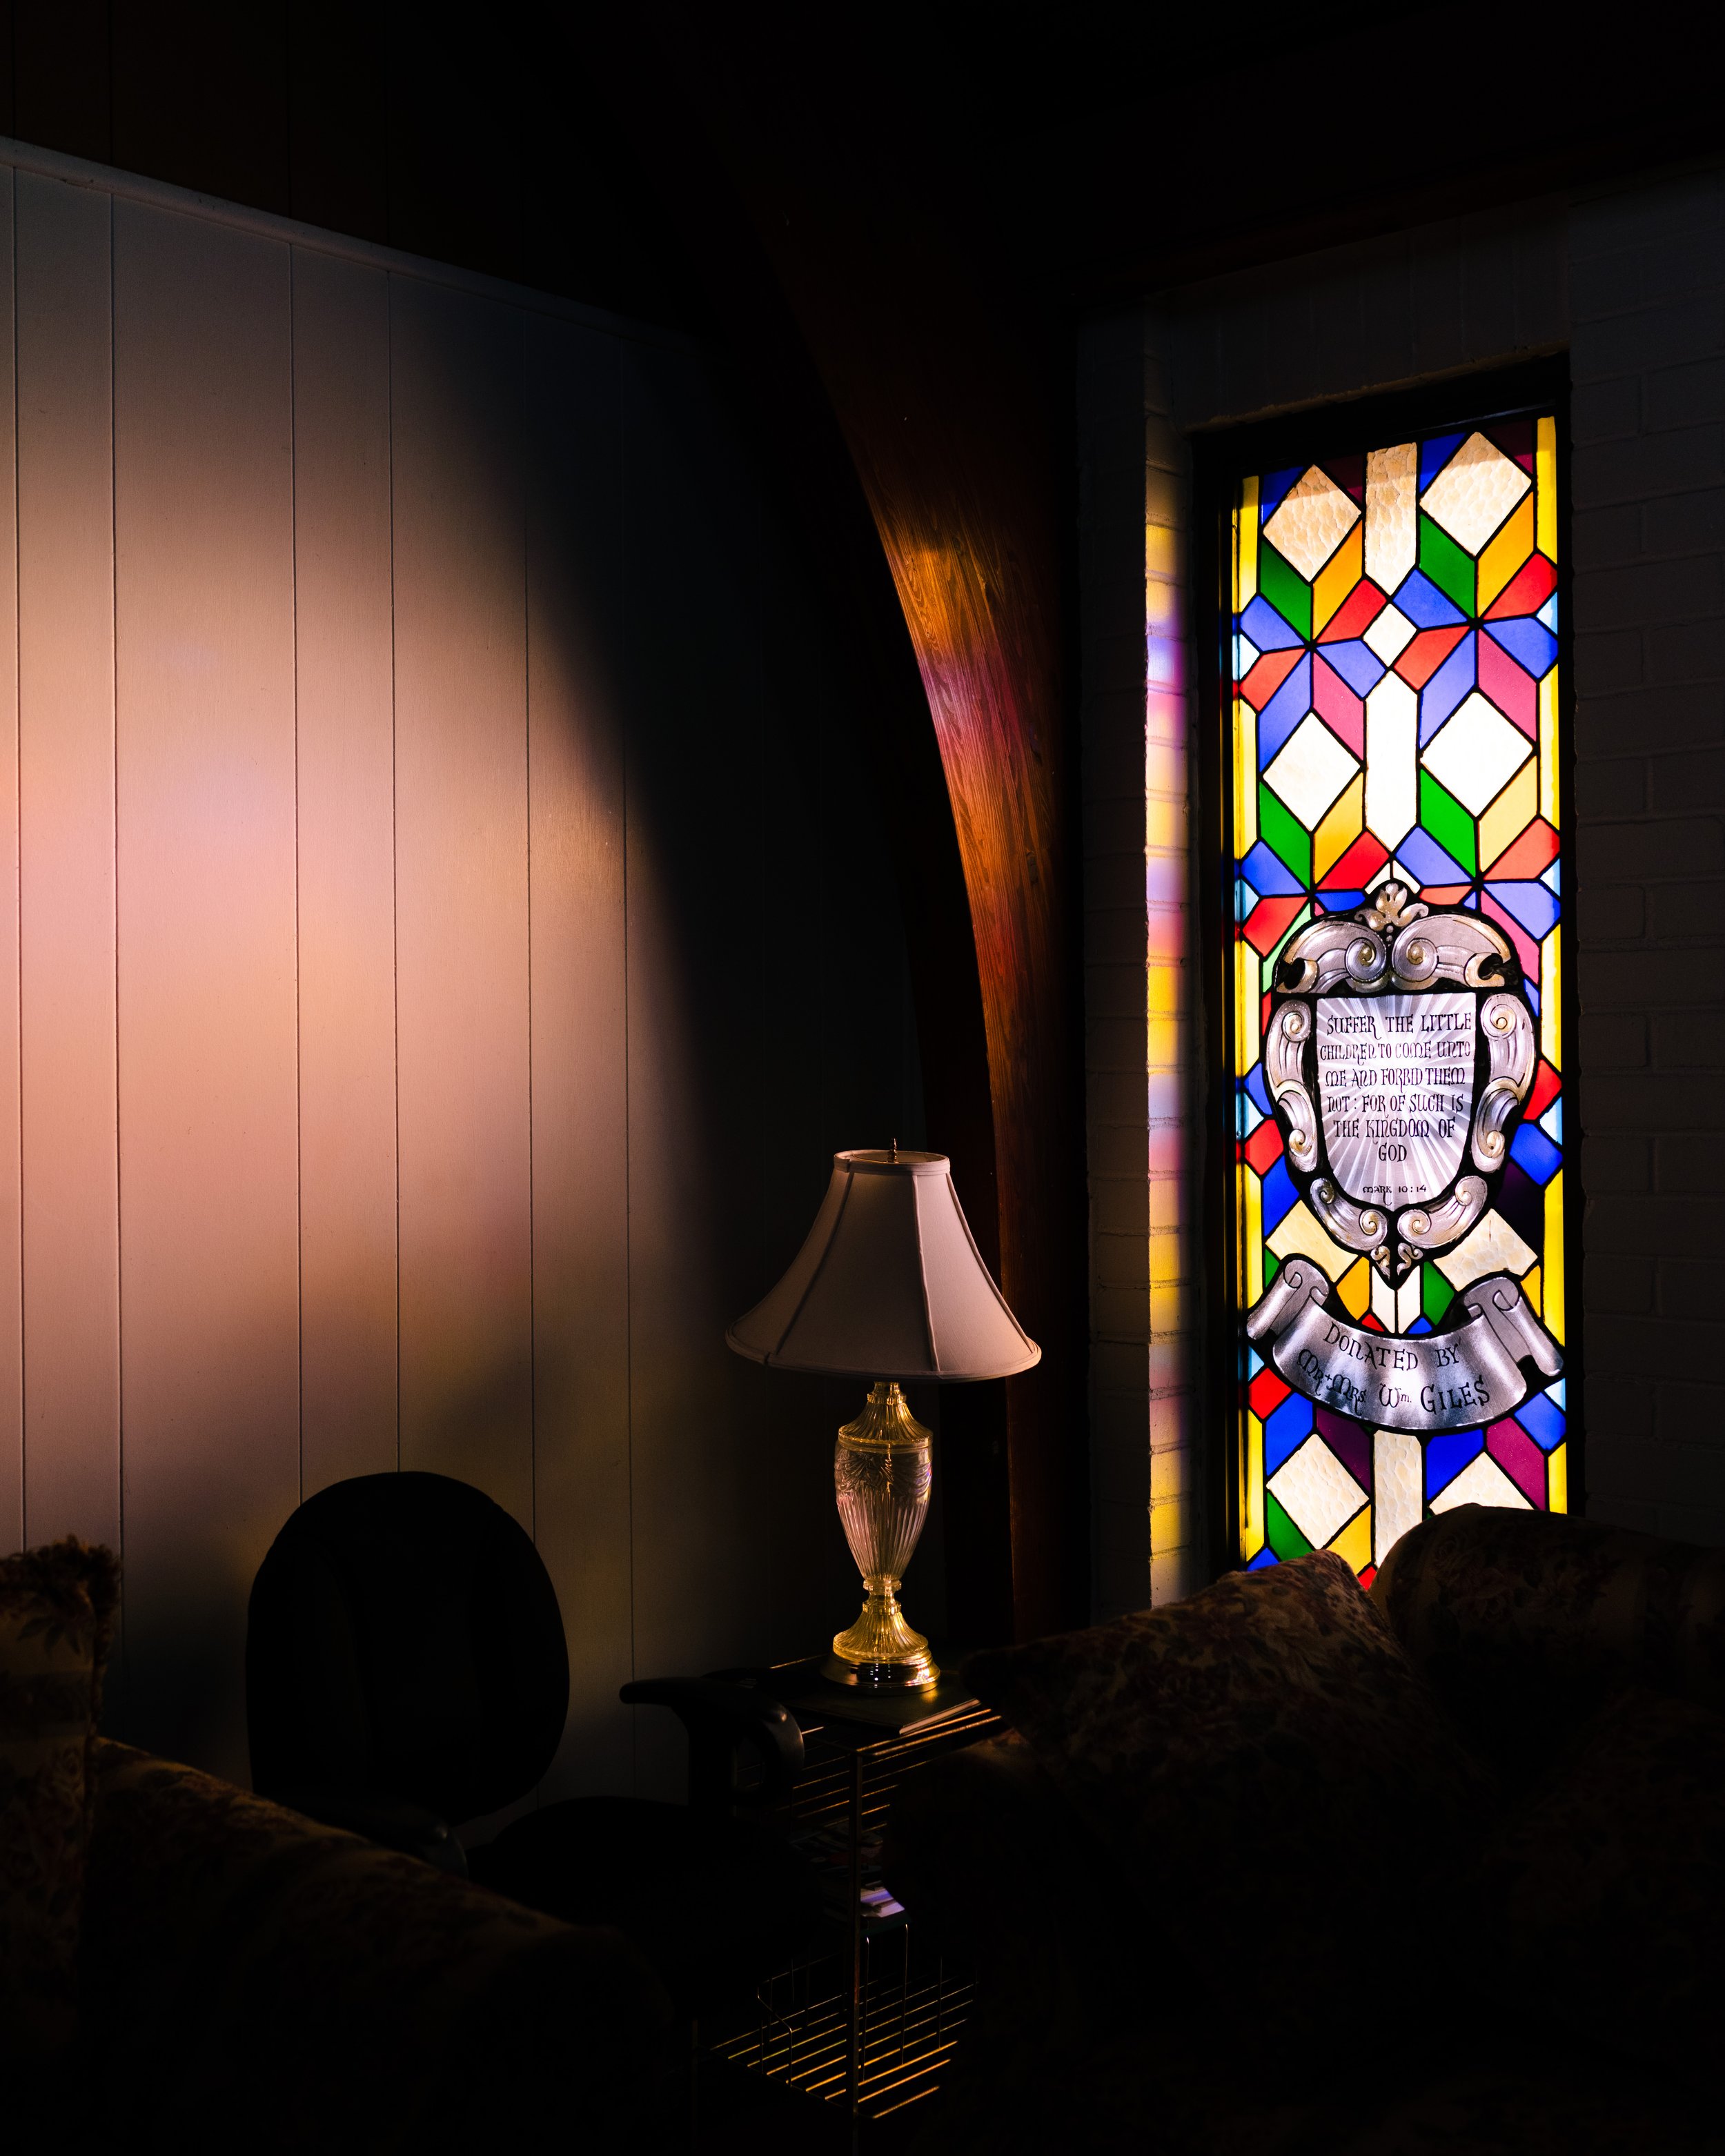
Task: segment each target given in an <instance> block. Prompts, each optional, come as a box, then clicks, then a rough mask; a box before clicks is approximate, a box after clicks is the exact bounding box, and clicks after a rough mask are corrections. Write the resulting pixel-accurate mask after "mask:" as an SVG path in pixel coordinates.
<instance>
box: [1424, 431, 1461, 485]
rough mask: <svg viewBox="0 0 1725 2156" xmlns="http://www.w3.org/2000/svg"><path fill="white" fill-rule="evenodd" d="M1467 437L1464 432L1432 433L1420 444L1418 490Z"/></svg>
mask: <svg viewBox="0 0 1725 2156" xmlns="http://www.w3.org/2000/svg"><path fill="white" fill-rule="evenodd" d="M1466 439H1467V437H1466V434H1434V435H1433V436H1432V437H1431V439H1430V441H1428V442H1422V443H1421V444H1420V492H1421V494H1424V493H1425V490H1426V488H1427V487H1429V486H1430V485H1431V483H1432V481H1433V480H1435V478H1436V477H1437V475H1438V474H1439V473H1440V471H1441V470H1443V468H1444V466H1445V465H1446V464H1448V462H1449V461H1450V458H1451V457H1453V456H1454V455H1455V452H1456V450H1457V449H1460V448H1461V444H1463V443H1464V442H1465V441H1466Z"/></svg>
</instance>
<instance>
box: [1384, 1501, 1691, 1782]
mask: <svg viewBox="0 0 1725 2156" xmlns="http://www.w3.org/2000/svg"><path fill="white" fill-rule="evenodd" d="M1372 1599H1373V1602H1374V1603H1375V1604H1377V1606H1378V1608H1379V1609H1382V1610H1383V1612H1384V1615H1385V1616H1386V1617H1387V1618H1388V1619H1389V1624H1390V1628H1391V1630H1393V1631H1394V1634H1395V1635H1396V1637H1397V1638H1398V1639H1399V1640H1400V1641H1401V1643H1402V1645H1404V1647H1405V1648H1406V1649H1407V1650H1408V1652H1409V1655H1411V1656H1412V1658H1413V1660H1414V1662H1415V1663H1416V1664H1417V1665H1418V1666H1419V1667H1420V1669H1421V1670H1422V1671H1424V1672H1425V1675H1426V1676H1428V1677H1429V1678H1430V1681H1431V1684H1432V1686H1433V1689H1434V1690H1435V1691H1436V1693H1437V1695H1438V1697H1439V1698H1440V1700H1441V1701H1442V1702H1443V1703H1444V1706H1445V1709H1446V1710H1447V1711H1448V1712H1450V1715H1451V1716H1452V1717H1453V1718H1454V1719H1455V1720H1456V1721H1457V1722H1459V1723H1460V1724H1461V1727H1462V1729H1463V1732H1464V1734H1465V1735H1466V1738H1468V1741H1469V1742H1470V1743H1471V1744H1472V1745H1473V1746H1474V1747H1475V1748H1476V1749H1477V1750H1480V1751H1482V1752H1484V1753H1486V1755H1487V1756H1488V1757H1489V1758H1491V1761H1492V1763H1493V1764H1494V1765H1495V1766H1496V1767H1497V1768H1498V1770H1499V1772H1500V1773H1502V1774H1504V1775H1505V1776H1507V1778H1508V1779H1510V1780H1511V1781H1512V1783H1515V1784H1518V1785H1520V1786H1522V1787H1531V1786H1532V1784H1535V1783H1537V1782H1538V1779H1539V1778H1540V1777H1541V1776H1542V1775H1543V1774H1545V1773H1546V1772H1547V1771H1548V1769H1549V1768H1551V1767H1552V1766H1553V1763H1555V1762H1556V1761H1557V1759H1558V1758H1559V1757H1561V1755H1562V1754H1563V1752H1564V1750H1565V1748H1567V1746H1568V1743H1569V1741H1570V1739H1571V1738H1572V1737H1573V1736H1574V1732H1575V1730H1576V1728H1577V1727H1578V1726H1579V1724H1580V1723H1581V1722H1584V1721H1585V1720H1586V1719H1587V1717H1589V1716H1590V1715H1592V1714H1594V1713H1596V1712H1598V1711H1599V1708H1600V1707H1602V1706H1603V1705H1604V1702H1606V1701H1607V1700H1608V1699H1609V1698H1611V1697H1613V1695H1614V1694H1615V1693H1617V1692H1619V1691H1623V1690H1624V1689H1625V1687H1628V1686H1643V1687H1645V1688H1646V1689H1647V1690H1649V1691H1659V1692H1666V1693H1668V1694H1670V1695H1671V1697H1674V1698H1687V1699H1692V1700H1696V1701H1697V1702H1700V1704H1701V1705H1702V1706H1704V1707H1714V1708H1717V1709H1721V1710H1725V1550H1717V1549H1703V1548H1699V1547H1697V1545H1695V1544H1692V1543H1676V1542H1666V1541H1664V1540H1662V1539H1661V1538H1660V1537H1656V1536H1653V1535H1643V1534H1637V1533H1635V1532H1634V1531H1632V1530H1631V1529H1630V1528H1626V1527H1604V1526H1602V1525H1601V1524H1600V1523H1599V1522H1597V1521H1594V1520H1582V1519H1574V1518H1570V1517H1566V1516H1565V1515H1563V1514H1562V1513H1552V1512H1517V1511H1516V1510H1514V1509H1513V1508H1512V1507H1507V1506H1497V1505H1491V1506H1486V1505H1460V1506H1457V1507H1455V1510H1454V1511H1452V1512H1445V1513H1444V1514H1442V1515H1441V1516H1440V1517H1438V1518H1435V1519H1431V1520H1427V1521H1425V1522H1424V1523H1423V1524H1422V1525H1420V1526H1419V1527H1414V1528H1413V1529H1412V1530H1410V1532H1409V1533H1407V1534H1405V1535H1404V1536H1403V1537H1402V1538H1401V1540H1400V1541H1399V1543H1397V1544H1396V1546H1395V1548H1394V1549H1393V1550H1391V1551H1390V1553H1389V1556H1388V1557H1387V1558H1385V1559H1384V1563H1383V1565H1382V1566H1381V1567H1380V1568H1379V1570H1378V1576H1377V1578H1375V1579H1374V1580H1373V1583H1372Z"/></svg>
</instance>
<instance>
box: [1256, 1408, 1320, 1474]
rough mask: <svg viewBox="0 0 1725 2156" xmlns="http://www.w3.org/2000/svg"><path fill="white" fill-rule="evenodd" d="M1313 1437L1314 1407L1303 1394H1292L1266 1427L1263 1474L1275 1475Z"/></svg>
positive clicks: (1268, 1421) (1268, 1420) (1271, 1417)
mask: <svg viewBox="0 0 1725 2156" xmlns="http://www.w3.org/2000/svg"><path fill="white" fill-rule="evenodd" d="M1311 1435H1312V1403H1311V1401H1310V1400H1308V1399H1307V1398H1306V1396H1305V1394H1303V1393H1290V1394H1288V1396H1287V1398H1286V1399H1285V1400H1284V1401H1283V1402H1282V1404H1281V1406H1280V1407H1279V1408H1278V1409H1276V1413H1275V1414H1273V1415H1271V1416H1270V1418H1269V1419H1267V1421H1266V1423H1265V1424H1264V1472H1265V1473H1266V1475H1273V1474H1275V1472H1276V1469H1277V1468H1278V1467H1280V1466H1281V1464H1282V1462H1283V1460H1286V1458H1287V1457H1288V1455H1289V1454H1290V1453H1292V1452H1297V1451H1298V1450H1299V1449H1300V1447H1301V1445H1304V1444H1305V1442H1306V1440H1307V1438H1308V1437H1310V1436H1311Z"/></svg>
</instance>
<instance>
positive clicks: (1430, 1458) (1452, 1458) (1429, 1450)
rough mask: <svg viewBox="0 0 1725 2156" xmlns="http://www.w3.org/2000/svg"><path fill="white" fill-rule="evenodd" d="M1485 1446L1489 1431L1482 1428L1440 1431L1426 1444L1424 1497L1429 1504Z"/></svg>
mask: <svg viewBox="0 0 1725 2156" xmlns="http://www.w3.org/2000/svg"><path fill="white" fill-rule="evenodd" d="M1485 1449H1486V1434H1485V1432H1484V1431H1483V1430H1440V1431H1439V1432H1438V1434H1437V1435H1436V1436H1435V1437H1434V1438H1430V1439H1428V1440H1427V1441H1426V1446H1425V1496H1426V1501H1427V1503H1428V1504H1429V1503H1430V1501H1431V1500H1432V1499H1433V1498H1434V1497H1435V1496H1437V1494H1438V1492H1439V1491H1440V1490H1445V1489H1447V1488H1448V1487H1449V1486H1450V1483H1452V1482H1453V1481H1455V1477H1456V1476H1458V1475H1459V1474H1460V1473H1461V1471H1462V1469H1463V1468H1464V1467H1466V1465H1467V1463H1468V1461H1469V1460H1472V1459H1474V1458H1476V1456H1477V1455H1479V1454H1480V1453H1481V1452H1483V1451H1484V1450H1485Z"/></svg>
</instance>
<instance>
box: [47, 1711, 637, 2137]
mask: <svg viewBox="0 0 1725 2156" xmlns="http://www.w3.org/2000/svg"><path fill="white" fill-rule="evenodd" d="M95 1783H96V1796H95V1824H94V1830H93V1832H92V1835H91V1838H90V1865H89V1872H88V1876H87V1881H86V1886H85V1908H84V1926H83V1932H82V1935H81V1938H80V1949H79V1982H80V2001H81V2013H82V2015H83V2019H84V2031H83V2037H84V2046H85V2056H86V2059H87V2061H88V2063H89V2071H90V2075H91V2076H92V2078H93V2079H95V2080H96V2081H97V2082H99V2085H100V2092H99V2099H98V2100H99V2102H100V2105H101V2107H102V2108H103V2111H104V2113H105V2117H107V2119H108V2123H109V2124H110V2128H111V2131H112V2133H113V2135H114V2136H115V2137H116V2138H117V2137H121V2136H123V2137H124V2138H125V2139H126V2142H127V2143H128V2145H139V2146H146V2147H154V2146H155V2145H157V2143H156V2138H155V2136H156V2134H157V2132H158V2131H160V2132H161V2133H164V2134H166V2133H167V2132H168V2130H169V2129H170V2128H172V2135H173V2138H174V2139H175V2145H176V2146H177V2147H184V2148H190V2149H193V2150H196V2151H200V2152H201V2151H202V2150H203V2149H205V2148H209V2149H211V2150H214V2149H216V2148H223V2147H231V2146H233V2145H234V2141H235V2139H236V2138H238V2139H239V2140H241V2141H243V2142H244V2145H245V2147H246V2148H248V2149H249V2150H250V2151H252V2152H254V2156H291V2152H300V2151H304V2150H305V2149H308V2148H316V2149H317V2150H319V2151H320V2152H321V2156H409V2152H411V2156H429V2152H437V2156H442V2152H444V2150H446V2149H448V2150H449V2151H452V2152H453V2151H454V2150H456V2149H462V2150H465V2151H471V2150H472V2149H474V2148H483V2147H489V2146H498V2147H507V2146H513V2145H516V2142H517V2140H520V2139H521V2138H522V2137H523V2136H524V2135H525V2133H526V2132H527V2131H528V2130H529V2129H530V2128H531V2130H532V2131H533V2132H534V2133H536V2134H538V2135H540V2136H542V2137H543V2138H547V2140H548V2138H549V2136H550V2133H551V2130H552V2128H555V2129H556V2131H557V2135H558V2138H559V2139H560V2141H562V2142H564V2143H567V2140H568V2138H569V2136H570V2133H571V2129H572V2128H573V2129H574V2133H575V2146H576V2147H577V2148H580V2149H583V2150H591V2151H593V2152H594V2156H598V2152H599V2151H606V2152H609V2151H610V2150H612V2149H613V2148H616V2147H618V2146H619V2145H621V2144H622V2140H623V2135H624V2130H625V2128H626V2126H627V2121H628V2112H629V2107H630V2106H631V2105H633V2106H634V2107H637V2108H639V2106H640V2104H641V2100H642V2095H643V2091H644V2089H650V2088H651V2087H652V2086H653V2084H654V2082H655V2076H656V2075H657V2074H658V2072H659V2070H660V2065H661V2063H662V2051H663V2045H664V2039H665V2032H666V2030H668V2028H669V2025H670V2001H669V2000H668V1999H667V1998H666V1997H665V1993H664V1991H663V1989H661V1987H660V1984H659V1983H658V1981H657V1979H655V1977H654V1976H653V1974H652V1973H651V1971H650V1970H649V1968H648V1967H647V1964H646V1963H645V1962H644V1959H643V1958H642V1957H641V1956H640V1955H639V1953H638V1952H637V1951H636V1950H635V1949H634V1948H633V1947H631V1946H629V1944H628V1943H626V1942H625V1941H624V1939H623V1938H621V1937H620V1935H619V1934H618V1933H615V1932H611V1931H602V1930H597V1929H593V1930H589V1929H584V1928H576V1927H574V1926H572V1925H567V1924H562V1923H559V1922H557V1921H556V1920H555V1919H554V1918H552V1917H544V1916H541V1915H538V1914H537V1913H536V1912H533V1911H531V1910H528V1909H524V1908H521V1907H519V1906H517V1905H516V1904H515V1903H513V1902H507V1901H505V1900H504V1899H503V1898H502V1897H501V1896H499V1895H495V1894H491V1893H489V1892H486V1891H485V1889H484V1888H482V1887H479V1886H471V1885H470V1884H469V1883H468V1882H467V1881H465V1880H460V1879H454V1878H451V1877H449V1876H446V1875H444V1874H443V1873H440V1872H439V1871H434V1870H433V1869H431V1867H430V1866H428V1865H425V1864H423V1863H420V1862H418V1861H416V1860H414V1859H413V1858H411V1857H408V1856H403V1855H401V1854H399V1853H398V1852H397V1851H393V1850H387V1849H380V1848H377V1846H375V1845H373V1844H372V1843H370V1842H367V1841H362V1840H358V1839H357V1838H356V1837H355V1836H354V1835H350V1834H346V1833H343V1832H341V1831H340V1830H337V1829H335V1828H333V1827H329V1826H325V1825H318V1824H316V1822H314V1821H312V1820H309V1819H305V1818H304V1817H302V1816H301V1815H300V1814H298V1813H296V1812H291V1811H288V1810H286V1809H284V1808H282V1807H281V1806H280V1805H277V1804H270V1803H269V1802H267V1801H266V1800H265V1799H263V1798H261V1797H255V1796H253V1795H251V1794H249V1792H247V1791H245V1790H243V1789H236V1788H234V1786H233V1785H232V1784H228V1783H224V1782H220V1781H218V1780H216V1779H214V1778H213V1776H211V1775H208V1774H199V1773H198V1772H197V1771H195V1770H194V1769H193V1768H187V1767H179V1766H174V1765H171V1764H169V1763H167V1762H166V1761H164V1760H160V1759H155V1758H151V1757H150V1756H149V1755H148V1754H147V1753H140V1752H134V1751H131V1749H129V1748H127V1747H126V1746H123V1745H115V1744H100V1745H99V1746H98V1747H97V1750H96V1758H95ZM494 2128H495V2129H496V2133H495V2136H494V2132H493V2129H494ZM505 2128H506V2129H507V2131H506V2132H505V2131H504V2129H505Z"/></svg>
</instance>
